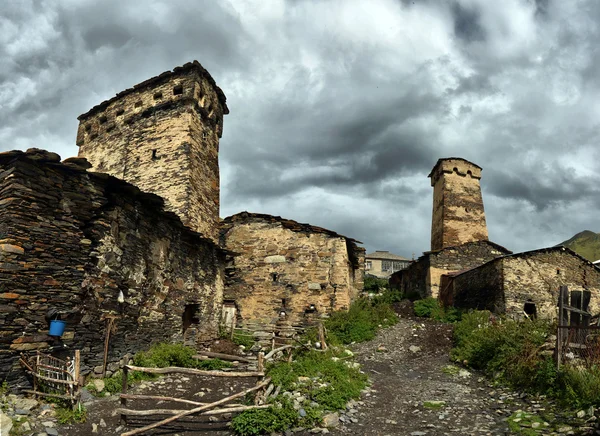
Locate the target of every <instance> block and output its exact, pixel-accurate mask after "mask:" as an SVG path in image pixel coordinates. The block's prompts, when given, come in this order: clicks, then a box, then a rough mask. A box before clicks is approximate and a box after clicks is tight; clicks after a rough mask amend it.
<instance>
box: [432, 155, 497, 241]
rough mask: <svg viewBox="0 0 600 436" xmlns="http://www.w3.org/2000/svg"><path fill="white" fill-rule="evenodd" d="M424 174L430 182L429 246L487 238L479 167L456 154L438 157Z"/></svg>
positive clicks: (484, 239)
mask: <svg viewBox="0 0 600 436" xmlns="http://www.w3.org/2000/svg"><path fill="white" fill-rule="evenodd" d="M428 177H430V178H431V186H433V217H432V222H431V250H432V251H433V250H441V249H442V248H446V247H451V246H456V245H461V244H464V243H467V242H475V241H487V240H488V231H487V225H486V221H485V212H484V208H483V198H482V196H481V186H480V183H479V180H480V179H481V167H480V166H478V165H475V164H474V163H472V162H469V161H468V160H465V159H462V158H457V157H451V158H445V159H439V160H438V161H437V163H436V164H435V166H434V167H433V169H432V170H431V173H429V176H428Z"/></svg>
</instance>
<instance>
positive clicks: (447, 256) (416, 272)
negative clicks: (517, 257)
mask: <svg viewBox="0 0 600 436" xmlns="http://www.w3.org/2000/svg"><path fill="white" fill-rule="evenodd" d="M510 253H511V251H510V250H507V249H506V248H504V247H502V246H501V245H498V244H495V243H494V242H491V241H477V242H468V243H466V244H462V245H458V246H456V247H445V248H442V249H441V250H436V251H428V252H426V253H423V256H421V257H419V259H417V261H416V262H413V263H412V264H411V265H410V266H409V267H408V268H407V269H406V270H404V271H398V272H397V273H394V274H392V277H391V278H390V283H392V284H395V285H394V286H395V287H396V288H398V287H399V288H400V290H401V291H402V292H403V294H404V295H406V296H408V297H411V298H417V297H418V298H425V297H434V298H437V297H438V295H439V294H440V289H441V287H442V283H441V282H442V276H443V275H445V274H448V273H451V272H458V271H462V270H466V269H470V268H474V267H476V266H479V265H481V264H482V263H485V262H488V261H490V260H492V259H495V258H497V257H500V256H504V255H506V254H510Z"/></svg>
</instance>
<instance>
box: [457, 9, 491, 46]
mask: <svg viewBox="0 0 600 436" xmlns="http://www.w3.org/2000/svg"><path fill="white" fill-rule="evenodd" d="M451 10H452V18H453V19H454V34H455V35H456V36H457V37H459V38H460V39H462V40H464V41H465V42H467V43H469V42H474V41H476V42H481V41H484V40H485V29H484V28H483V27H482V26H481V24H480V23H479V19H480V14H479V11H478V10H477V9H476V8H475V7H472V6H471V7H469V6H463V5H461V4H460V2H454V3H453V4H452V8H451Z"/></svg>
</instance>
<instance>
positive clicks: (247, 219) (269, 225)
mask: <svg viewBox="0 0 600 436" xmlns="http://www.w3.org/2000/svg"><path fill="white" fill-rule="evenodd" d="M221 240H222V243H223V244H224V246H225V248H226V249H227V250H229V251H232V252H235V253H237V254H236V255H235V256H234V257H233V259H232V263H231V265H230V266H228V267H227V278H226V294H225V299H226V300H233V301H235V304H236V306H237V310H238V317H239V319H240V321H241V322H242V324H245V325H248V324H249V323H253V324H254V323H256V324H257V325H259V326H262V327H261V328H264V329H265V330H267V331H268V330H269V329H270V328H271V327H272V326H274V325H275V324H277V322H278V320H279V315H280V313H281V312H282V311H285V312H286V316H285V318H286V320H287V322H288V323H291V324H293V325H297V326H302V325H304V324H306V323H307V322H309V321H310V320H312V319H314V318H317V317H319V316H323V315H327V314H329V313H331V312H332V311H335V310H345V309H348V307H349V306H350V303H351V302H352V301H353V300H354V299H355V298H356V297H357V295H358V293H359V292H360V291H361V290H362V287H363V273H364V249H362V248H360V247H358V246H357V245H356V241H354V240H353V239H350V238H346V237H344V236H341V235H338V234H337V233H335V232H332V231H329V230H325V229H322V228H319V227H314V226H309V225H307V224H300V223H297V222H295V221H291V220H285V219H282V218H280V217H273V216H270V215H259V214H249V213H247V212H243V213H240V214H237V215H234V216H232V217H228V218H226V219H225V220H224V221H223V222H222V229H221ZM311 306H312V309H311Z"/></svg>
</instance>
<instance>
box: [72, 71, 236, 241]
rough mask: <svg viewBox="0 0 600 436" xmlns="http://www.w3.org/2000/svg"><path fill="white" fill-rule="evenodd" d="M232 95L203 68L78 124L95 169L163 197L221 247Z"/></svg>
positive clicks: (143, 88)
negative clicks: (223, 158)
mask: <svg viewBox="0 0 600 436" xmlns="http://www.w3.org/2000/svg"><path fill="white" fill-rule="evenodd" d="M227 113H229V110H228V108H227V105H226V102H225V95H224V94H223V92H222V91H221V89H220V88H218V87H217V86H216V84H215V82H214V80H213V79H212V77H211V76H210V74H209V73H208V72H207V71H206V70H205V69H204V68H202V66H201V65H200V64H199V63H198V62H197V61H195V62H193V63H188V64H186V65H184V66H183V67H179V68H176V69H174V70H173V71H168V72H165V73H163V74H161V75H159V76H157V77H154V78H152V79H149V80H147V81H145V82H142V83H140V84H139V85H136V86H135V87H133V88H131V89H128V90H126V91H123V92H121V93H119V94H117V95H116V96H115V97H114V98H112V99H110V100H108V101H105V102H103V103H101V104H99V105H97V106H95V107H94V108H92V109H91V110H90V111H89V112H87V113H85V114H83V115H81V116H80V117H79V121H80V124H79V129H78V131H77V145H78V146H79V156H80V157H84V158H86V159H87V160H88V161H89V162H90V163H91V164H92V170H93V171H97V172H104V173H107V174H110V175H112V176H115V177H117V178H119V179H122V180H125V181H127V182H130V183H132V184H134V185H135V186H137V187H138V188H140V189H141V190H143V191H146V192H151V193H154V194H157V195H160V196H161V197H163V198H164V199H165V201H166V204H167V208H168V210H171V211H173V212H175V213H177V214H178V215H179V217H180V218H181V220H182V221H183V223H184V224H185V225H186V226H188V227H191V228H192V229H193V230H196V231H198V232H200V233H202V234H204V235H206V236H207V237H209V238H211V239H213V240H214V241H217V239H218V227H219V160H218V153H219V138H220V137H221V135H222V132H223V115H224V114H227Z"/></svg>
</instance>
